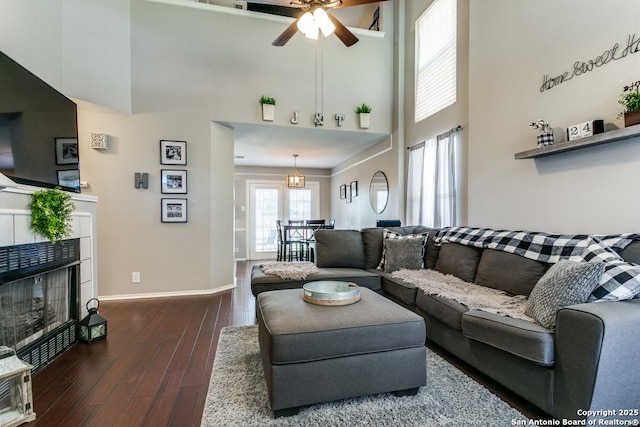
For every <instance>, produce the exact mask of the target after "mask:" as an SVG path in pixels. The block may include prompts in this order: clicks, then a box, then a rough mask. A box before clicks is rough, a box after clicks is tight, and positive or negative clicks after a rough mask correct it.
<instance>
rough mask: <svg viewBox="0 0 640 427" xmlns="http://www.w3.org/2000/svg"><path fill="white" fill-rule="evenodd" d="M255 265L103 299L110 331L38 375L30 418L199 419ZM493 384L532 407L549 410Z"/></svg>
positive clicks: (249, 301) (170, 422) (250, 313)
mask: <svg viewBox="0 0 640 427" xmlns="http://www.w3.org/2000/svg"><path fill="white" fill-rule="evenodd" d="M252 265H253V264H252V263H251V262H238V265H237V272H236V284H237V288H236V289H234V290H233V291H227V292H223V293H219V294H215V295H203V296H189V297H174V298H154V299H139V300H128V301H103V302H101V303H100V314H101V315H102V316H103V317H104V318H106V319H107V321H108V328H109V329H108V337H107V339H106V340H103V341H96V342H93V343H91V344H76V345H74V346H73V347H71V348H70V349H69V350H67V351H66V352H65V353H64V354H62V355H61V356H60V357H58V358H57V359H56V360H55V361H54V362H52V363H51V364H50V365H49V366H47V367H45V368H44V369H42V370H41V371H40V372H38V373H37V374H35V375H34V377H33V395H34V407H35V411H36V414H37V419H36V421H34V422H32V423H30V424H29V426H34V427H35V426H40V427H42V426H65V427H73V426H83V427H88V426H99V427H103V426H118V427H120V426H153V427H158V426H179V427H186V426H199V425H200V418H201V416H202V409H203V406H204V401H205V397H206V394H207V388H208V385H209V379H210V377H211V369H212V367H213V359H214V355H215V352H216V346H217V343H218V337H219V335H220V330H221V329H222V328H224V327H225V326H232V325H233V326H238V325H251V324H255V303H254V298H253V296H252V295H251V290H250V285H249V283H250V277H249V275H250V271H251V266H252ZM453 362H455V361H453ZM460 366H461V367H462V368H463V369H465V367H464V365H460ZM465 370H466V369H465ZM467 373H468V374H470V375H472V376H475V375H476V374H474V373H473V371H470V372H469V371H467ZM492 389H493V390H494V391H495V392H497V393H498V394H499V395H501V396H502V397H503V399H505V400H507V401H508V402H509V403H510V404H511V405H512V406H515V407H516V408H517V409H519V410H520V411H522V412H523V413H524V414H525V415H527V416H529V417H532V418H539V417H541V416H543V415H544V414H542V413H541V412H539V411H538V410H536V408H532V407H529V406H527V405H526V404H525V403H523V402H522V401H520V400H519V399H517V398H515V397H513V396H511V395H510V394H509V393H508V392H506V391H504V390H501V389H500V388H499V387H497V386H495V387H492Z"/></svg>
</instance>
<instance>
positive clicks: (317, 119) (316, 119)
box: [313, 113, 324, 127]
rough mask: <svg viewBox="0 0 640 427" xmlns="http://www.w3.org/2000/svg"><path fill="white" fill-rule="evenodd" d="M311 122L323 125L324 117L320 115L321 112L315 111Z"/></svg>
mask: <svg viewBox="0 0 640 427" xmlns="http://www.w3.org/2000/svg"><path fill="white" fill-rule="evenodd" d="M313 124H314V125H316V127H318V126H324V117H323V116H322V113H316V115H315V116H313Z"/></svg>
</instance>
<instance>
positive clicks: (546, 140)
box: [529, 119, 553, 147]
mask: <svg viewBox="0 0 640 427" xmlns="http://www.w3.org/2000/svg"><path fill="white" fill-rule="evenodd" d="M529 126H531V127H532V128H534V129H538V147H544V146H545V145H553V130H552V129H551V125H549V123H547V122H545V121H544V120H542V119H540V120H536V121H535V122H531V123H529Z"/></svg>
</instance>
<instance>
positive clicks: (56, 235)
mask: <svg viewBox="0 0 640 427" xmlns="http://www.w3.org/2000/svg"><path fill="white" fill-rule="evenodd" d="M29 206H30V208H31V229H32V230H33V232H34V233H36V234H39V235H41V236H43V237H46V238H47V239H49V241H50V242H51V243H56V242H57V241H58V240H61V239H64V238H65V237H68V236H70V235H71V231H72V230H71V213H72V212H73V210H74V209H75V205H74V204H73V202H72V201H71V196H70V195H69V194H68V193H65V192H64V191H61V190H60V189H59V188H54V189H48V190H41V191H36V192H35V193H33V194H31V203H30V205H29Z"/></svg>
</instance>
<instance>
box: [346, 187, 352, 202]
mask: <svg viewBox="0 0 640 427" xmlns="http://www.w3.org/2000/svg"><path fill="white" fill-rule="evenodd" d="M351 197H352V196H351V186H350V185H349V186H347V203H351Z"/></svg>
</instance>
